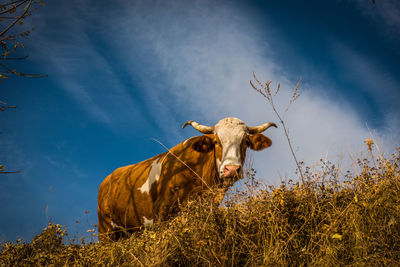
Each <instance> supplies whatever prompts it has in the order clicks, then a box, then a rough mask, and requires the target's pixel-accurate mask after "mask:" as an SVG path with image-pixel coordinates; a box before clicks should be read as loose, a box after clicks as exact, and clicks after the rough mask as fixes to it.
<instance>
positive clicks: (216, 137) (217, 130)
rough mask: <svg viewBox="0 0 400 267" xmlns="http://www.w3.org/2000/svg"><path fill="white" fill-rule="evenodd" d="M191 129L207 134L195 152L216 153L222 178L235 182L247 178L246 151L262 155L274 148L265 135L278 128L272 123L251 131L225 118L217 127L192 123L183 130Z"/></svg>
mask: <svg viewBox="0 0 400 267" xmlns="http://www.w3.org/2000/svg"><path fill="white" fill-rule="evenodd" d="M187 125H191V126H193V127H194V128H195V129H196V130H198V131H199V132H201V133H204V134H206V135H203V136H202V137H201V138H198V139H197V140H196V142H195V143H194V144H193V149H194V150H196V151H199V152H209V151H210V150H212V149H214V150H215V158H216V163H217V168H218V174H219V177H220V178H221V179H223V180H231V181H235V180H237V179H239V178H242V176H243V163H244V160H245V157H246V149H247V148H248V147H249V148H250V149H252V150H257V151H258V150H263V149H264V148H267V147H269V146H271V144H272V141H271V139H269V138H268V137H266V136H265V135H263V134H261V133H262V132H263V131H265V130H266V129H268V128H269V127H271V126H274V127H277V126H276V125H275V123H272V122H268V123H265V124H263V125H260V126H256V127H248V126H247V125H246V124H245V123H244V122H243V121H241V120H239V119H237V118H224V119H222V120H220V121H219V122H218V123H217V124H216V125H215V126H204V125H200V124H198V123H197V122H194V121H188V122H186V123H185V124H184V125H183V127H182V128H184V127H185V126H187Z"/></svg>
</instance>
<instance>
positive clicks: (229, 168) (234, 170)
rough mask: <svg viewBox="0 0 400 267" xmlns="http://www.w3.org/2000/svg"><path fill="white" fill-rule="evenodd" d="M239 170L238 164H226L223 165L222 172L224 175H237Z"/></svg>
mask: <svg viewBox="0 0 400 267" xmlns="http://www.w3.org/2000/svg"><path fill="white" fill-rule="evenodd" d="M239 171H240V166H239V165H226V166H225V167H224V174H225V176H226V177H234V176H237V174H238V172H239Z"/></svg>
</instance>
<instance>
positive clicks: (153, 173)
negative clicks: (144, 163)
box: [139, 159, 164, 193]
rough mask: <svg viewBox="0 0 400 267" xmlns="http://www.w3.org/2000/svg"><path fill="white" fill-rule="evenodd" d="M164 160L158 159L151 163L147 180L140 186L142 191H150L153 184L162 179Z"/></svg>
mask: <svg viewBox="0 0 400 267" xmlns="http://www.w3.org/2000/svg"><path fill="white" fill-rule="evenodd" d="M163 161H164V160H162V161H161V162H160V163H158V159H156V160H154V161H153V163H152V164H151V169H150V172H149V176H148V177H147V180H146V182H145V183H144V184H143V185H142V186H141V187H140V188H139V190H140V192H142V193H150V189H151V185H152V184H153V183H154V182H156V181H158V179H160V174H161V167H162V163H163Z"/></svg>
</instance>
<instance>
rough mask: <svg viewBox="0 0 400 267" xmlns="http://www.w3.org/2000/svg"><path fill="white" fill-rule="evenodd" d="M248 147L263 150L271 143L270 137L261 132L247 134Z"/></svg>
mask: <svg viewBox="0 0 400 267" xmlns="http://www.w3.org/2000/svg"><path fill="white" fill-rule="evenodd" d="M249 141H250V148H251V149H253V150H256V151H259V150H263V149H265V148H267V147H270V146H271V145H272V141H271V139H269V138H268V137H266V136H265V135H263V134H259V133H258V134H254V135H249Z"/></svg>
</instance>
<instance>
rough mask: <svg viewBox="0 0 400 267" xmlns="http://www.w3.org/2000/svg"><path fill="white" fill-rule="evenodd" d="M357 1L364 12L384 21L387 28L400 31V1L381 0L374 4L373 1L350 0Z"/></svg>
mask: <svg viewBox="0 0 400 267" xmlns="http://www.w3.org/2000/svg"><path fill="white" fill-rule="evenodd" d="M350 2H355V3H356V4H357V6H358V7H359V8H360V10H361V11H362V12H363V14H365V15H367V16H371V17H372V18H374V19H377V20H381V21H383V22H384V23H385V24H386V26H387V30H389V32H390V31H394V32H395V33H396V34H397V35H398V34H399V33H400V2H399V1H397V0H379V1H375V4H372V3H371V1H364V0H350Z"/></svg>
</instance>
